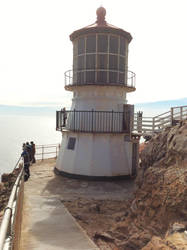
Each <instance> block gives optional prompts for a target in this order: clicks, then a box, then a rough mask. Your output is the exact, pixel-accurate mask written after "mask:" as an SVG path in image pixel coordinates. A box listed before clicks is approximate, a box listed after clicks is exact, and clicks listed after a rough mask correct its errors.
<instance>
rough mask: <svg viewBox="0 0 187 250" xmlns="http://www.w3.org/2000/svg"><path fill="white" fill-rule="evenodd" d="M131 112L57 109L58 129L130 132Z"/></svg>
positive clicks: (92, 131) (89, 131)
mask: <svg viewBox="0 0 187 250" xmlns="http://www.w3.org/2000/svg"><path fill="white" fill-rule="evenodd" d="M131 117H133V116H131V115H130V114H129V112H116V111H94V110H90V111H83V110H70V111H65V112H64V111H63V110H62V111H56V130H58V131H62V130H64V129H65V130H70V131H76V132H86V133H130V131H131V129H132V126H131V122H130V118H131Z"/></svg>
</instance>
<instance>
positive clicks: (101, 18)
mask: <svg viewBox="0 0 187 250" xmlns="http://www.w3.org/2000/svg"><path fill="white" fill-rule="evenodd" d="M96 14H97V20H96V22H95V23H93V24H91V25H88V26H86V27H84V28H82V29H79V30H75V31H74V32H73V33H72V34H71V35H70V40H71V41H73V40H75V39H76V38H77V37H79V36H81V35H85V34H90V33H92V34H93V33H98V32H99V33H113V34H116V35H121V36H124V37H125V38H126V39H127V40H128V42H129V43H130V41H131V40H132V36H131V34H130V33H128V32H126V31H125V30H123V29H120V28H118V27H116V26H114V25H112V24H109V23H107V22H106V21H105V16H106V9H105V8H104V7H99V8H98V9H97V10H96Z"/></svg>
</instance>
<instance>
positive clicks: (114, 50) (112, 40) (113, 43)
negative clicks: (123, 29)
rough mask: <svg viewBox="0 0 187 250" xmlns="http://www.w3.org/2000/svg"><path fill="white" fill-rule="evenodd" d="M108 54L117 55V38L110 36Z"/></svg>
mask: <svg viewBox="0 0 187 250" xmlns="http://www.w3.org/2000/svg"><path fill="white" fill-rule="evenodd" d="M110 53H113V54H117V53H118V37H116V36H110Z"/></svg>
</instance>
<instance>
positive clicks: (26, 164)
mask: <svg viewBox="0 0 187 250" xmlns="http://www.w3.org/2000/svg"><path fill="white" fill-rule="evenodd" d="M21 157H23V164H24V171H25V175H24V180H25V181H27V180H28V179H29V177H30V169H29V167H30V158H29V153H28V151H27V147H26V145H25V147H24V148H23V152H22V154H21Z"/></svg>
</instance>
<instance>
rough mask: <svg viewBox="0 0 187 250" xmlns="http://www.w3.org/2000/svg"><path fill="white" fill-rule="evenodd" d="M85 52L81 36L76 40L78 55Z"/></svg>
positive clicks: (83, 39) (83, 40)
mask: <svg viewBox="0 0 187 250" xmlns="http://www.w3.org/2000/svg"><path fill="white" fill-rule="evenodd" d="M84 52H85V38H84V37H81V38H79V40H78V55H80V54H83V53H84Z"/></svg>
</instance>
